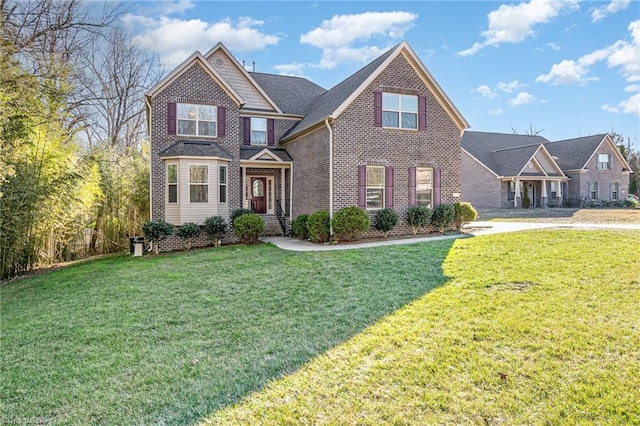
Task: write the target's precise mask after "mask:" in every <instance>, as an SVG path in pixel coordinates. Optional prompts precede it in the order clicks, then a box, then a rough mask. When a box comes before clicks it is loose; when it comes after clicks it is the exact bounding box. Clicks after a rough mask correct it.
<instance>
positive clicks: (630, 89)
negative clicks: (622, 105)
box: [624, 84, 640, 92]
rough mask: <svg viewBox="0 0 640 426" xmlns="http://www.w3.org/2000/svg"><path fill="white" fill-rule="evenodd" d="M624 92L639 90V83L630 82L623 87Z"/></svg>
mask: <svg viewBox="0 0 640 426" xmlns="http://www.w3.org/2000/svg"><path fill="white" fill-rule="evenodd" d="M624 91H625V92H640V84H632V85H630V86H627V87H625V88H624Z"/></svg>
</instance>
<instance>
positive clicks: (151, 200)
mask: <svg viewBox="0 0 640 426" xmlns="http://www.w3.org/2000/svg"><path fill="white" fill-rule="evenodd" d="M144 103H145V105H146V109H147V135H149V220H153V190H152V188H153V173H151V165H152V163H153V152H152V149H151V145H152V143H151V142H152V141H151V102H149V95H144Z"/></svg>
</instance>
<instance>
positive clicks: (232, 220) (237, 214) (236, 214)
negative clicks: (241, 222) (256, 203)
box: [229, 209, 257, 229]
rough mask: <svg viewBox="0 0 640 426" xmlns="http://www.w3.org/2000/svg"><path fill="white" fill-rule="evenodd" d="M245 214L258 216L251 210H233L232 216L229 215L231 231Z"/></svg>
mask: <svg viewBox="0 0 640 426" xmlns="http://www.w3.org/2000/svg"><path fill="white" fill-rule="evenodd" d="M243 214H257V213H256V212H254V211H253V210H249V209H235V210H233V211H232V212H231V214H230V215H229V227H231V229H233V227H234V223H235V221H236V219H237V218H239V217H240V216H242V215H243Z"/></svg>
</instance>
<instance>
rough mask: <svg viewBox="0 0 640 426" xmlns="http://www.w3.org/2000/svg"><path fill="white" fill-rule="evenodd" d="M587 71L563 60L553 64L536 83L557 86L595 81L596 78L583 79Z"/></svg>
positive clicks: (569, 61) (577, 64) (574, 63)
mask: <svg viewBox="0 0 640 426" xmlns="http://www.w3.org/2000/svg"><path fill="white" fill-rule="evenodd" d="M587 71H588V70H587V69H586V68H585V67H583V66H582V65H580V64H579V63H578V62H576V61H573V60H568V59H565V60H563V61H562V62H560V63H559V64H554V65H553V66H552V67H551V71H549V73H548V74H542V75H539V76H538V77H537V78H536V83H551V84H554V85H557V84H585V83H587V82H589V81H593V80H597V79H598V78H597V77H585V75H586V73H587Z"/></svg>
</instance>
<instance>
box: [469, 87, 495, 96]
mask: <svg viewBox="0 0 640 426" xmlns="http://www.w3.org/2000/svg"><path fill="white" fill-rule="evenodd" d="M471 92H474V93H477V94H479V95H481V96H482V97H483V98H485V99H493V98H495V97H496V96H498V95H497V94H496V93H495V92H494V91H493V90H491V87H489V86H487V85H486V84H482V85H480V86H478V88H477V89H473V90H472V91H471Z"/></svg>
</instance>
